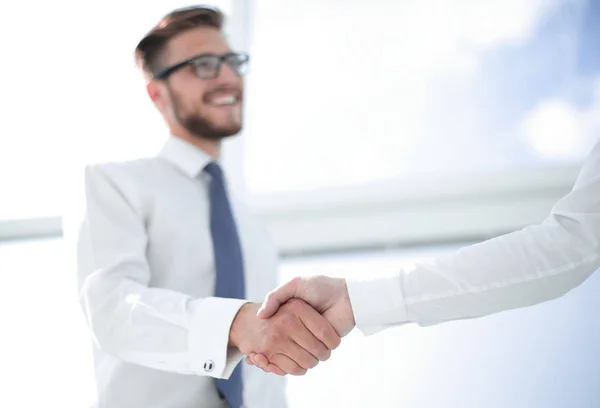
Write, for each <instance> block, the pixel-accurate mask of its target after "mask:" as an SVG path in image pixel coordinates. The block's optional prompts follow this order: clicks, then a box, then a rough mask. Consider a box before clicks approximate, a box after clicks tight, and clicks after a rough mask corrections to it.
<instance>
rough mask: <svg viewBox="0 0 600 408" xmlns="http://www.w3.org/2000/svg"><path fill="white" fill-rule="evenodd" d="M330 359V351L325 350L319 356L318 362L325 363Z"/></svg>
mask: <svg viewBox="0 0 600 408" xmlns="http://www.w3.org/2000/svg"><path fill="white" fill-rule="evenodd" d="M330 357H331V351H329V350H327V349H325V350H323V351H322V352H321V353H320V354H319V360H321V361H327V360H329V358H330Z"/></svg>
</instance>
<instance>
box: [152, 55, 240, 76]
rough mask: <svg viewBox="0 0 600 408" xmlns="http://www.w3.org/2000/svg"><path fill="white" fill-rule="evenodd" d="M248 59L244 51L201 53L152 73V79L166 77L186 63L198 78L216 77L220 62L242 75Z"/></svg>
mask: <svg viewBox="0 0 600 408" xmlns="http://www.w3.org/2000/svg"><path fill="white" fill-rule="evenodd" d="M249 60H250V57H249V56H248V55H247V54H244V53H235V52H230V53H227V54H224V55H217V54H201V55H197V56H195V57H192V58H188V59H186V60H185V61H181V62H178V63H177V64H175V65H172V66H170V67H168V68H165V69H163V70H161V71H159V72H158V73H157V74H156V75H154V79H157V80H163V79H166V78H167V77H168V76H169V75H171V74H172V73H173V72H175V71H177V70H178V69H180V68H183V67H185V66H187V65H191V66H192V68H193V70H194V74H196V76H197V77H198V78H202V79H211V78H216V77H217V76H219V72H221V64H223V63H225V64H227V65H228V66H229V67H230V68H231V69H232V70H233V71H234V72H235V73H236V74H237V75H239V76H242V75H244V74H245V73H246V69H247V67H248V61H249Z"/></svg>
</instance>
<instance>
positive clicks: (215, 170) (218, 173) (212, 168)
mask: <svg viewBox="0 0 600 408" xmlns="http://www.w3.org/2000/svg"><path fill="white" fill-rule="evenodd" d="M204 171H205V172H207V173H208V174H210V175H211V177H213V178H217V179H219V180H222V179H223V169H221V166H219V163H217V162H214V161H213V162H210V163H208V164H207V165H206V166H205V167H204Z"/></svg>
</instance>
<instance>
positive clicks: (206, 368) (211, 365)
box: [204, 360, 215, 373]
mask: <svg viewBox="0 0 600 408" xmlns="http://www.w3.org/2000/svg"><path fill="white" fill-rule="evenodd" d="M214 368H215V363H214V362H213V361H212V360H208V361H206V362H205V363H204V371H206V372H207V373H210V372H211V371H212V370H213V369H214Z"/></svg>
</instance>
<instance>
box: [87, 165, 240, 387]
mask: <svg viewBox="0 0 600 408" xmlns="http://www.w3.org/2000/svg"><path fill="white" fill-rule="evenodd" d="M121 182H123V180H121ZM121 184H122V183H121ZM85 188H86V207H87V208H86V214H85V219H84V221H83V225H82V228H81V231H80V235H79V242H78V275H79V294H80V301H81V304H82V306H83V309H84V312H85V315H86V318H87V321H88V324H89V326H90V328H91V329H92V332H93V334H94V337H95V340H96V342H97V344H98V345H99V347H101V348H102V349H103V350H105V351H106V352H107V353H109V354H111V355H113V356H115V357H117V358H119V359H122V360H124V361H127V362H129V363H133V364H138V365H142V366H146V367H151V368H154V369H159V370H165V371H170V372H176V373H180V374H198V375H209V376H213V377H218V378H228V377H229V376H230V375H231V372H232V371H233V369H234V368H235V366H236V364H237V363H238V362H239V361H240V360H241V358H242V355H241V353H239V352H238V351H237V349H235V350H232V349H230V350H228V347H227V346H228V339H229V329H230V326H231V323H232V321H233V319H234V317H235V315H236V314H237V312H238V310H239V308H240V307H241V306H242V304H244V303H245V301H243V300H234V299H223V298H212V297H211V298H204V299H194V298H192V297H190V296H188V295H185V294H183V293H178V292H175V291H171V290H167V289H161V288H156V287H150V282H151V278H152V274H151V271H150V267H149V265H148V262H147V259H146V245H147V241H148V239H147V234H146V229H145V220H144V219H143V217H142V216H141V215H140V214H139V213H138V210H136V208H140V205H139V203H132V202H131V201H132V200H136V198H135V197H134V196H133V195H131V196H127V195H126V194H124V192H123V188H122V186H119V185H118V183H116V182H115V180H113V179H111V177H109V176H108V174H106V172H105V171H103V169H102V167H101V166H94V167H88V168H86V179H85ZM134 204H138V205H134ZM182 222H185V220H182ZM206 361H212V362H213V368H212V371H210V372H207V371H205V370H204V363H205V362H206Z"/></svg>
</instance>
